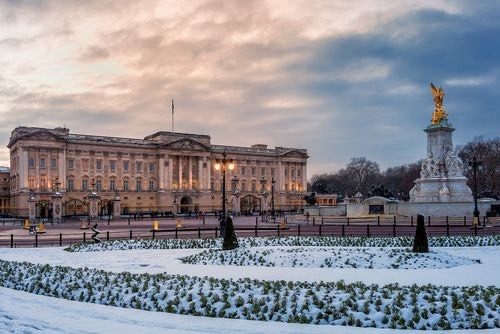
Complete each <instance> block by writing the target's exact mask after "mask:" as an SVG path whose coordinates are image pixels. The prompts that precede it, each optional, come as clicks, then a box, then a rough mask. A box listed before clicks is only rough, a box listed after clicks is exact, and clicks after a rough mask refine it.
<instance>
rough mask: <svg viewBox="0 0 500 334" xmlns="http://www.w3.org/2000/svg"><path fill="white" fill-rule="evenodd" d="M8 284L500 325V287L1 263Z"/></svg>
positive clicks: (220, 306) (156, 304) (191, 305)
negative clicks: (291, 279) (264, 278)
mask: <svg viewBox="0 0 500 334" xmlns="http://www.w3.org/2000/svg"><path fill="white" fill-rule="evenodd" d="M0 285H1V286H4V287H7V288H13V289H16V290H22V291H27V292H31V293H35V294H40V295H45V296H52V297H58V298H64V299H69V300H76V301H81V302H90V303H97V304H104V305H112V306H118V307H125V308H137V309H143V310H150V311H160V312H170V313H178V314H189V315H198V316H200V315H201V316H208V317H222V318H234V319H251V320H262V321H281V322H295V323H313V324H331V325H348V326H358V327H379V328H393V329H394V328H402V329H405V328H417V329H450V328H463V329H469V328H499V327H500V324H499V320H498V319H499V318H500V315H499V313H498V310H499V307H500V295H499V294H500V289H499V288H497V287H494V286H490V287H481V286H473V287H462V288H458V287H441V286H434V285H425V286H416V285H413V286H399V285H397V284H391V285H386V286H379V285H376V284H373V285H365V284H363V283H361V282H358V283H353V284H346V283H344V282H343V281H339V282H319V283H306V282H286V281H258V280H251V279H239V280H226V279H215V278H208V277H189V276H184V275H167V274H131V273H128V272H124V273H111V272H106V271H102V270H97V269H89V268H79V269H76V268H70V267H60V266H57V267H53V266H50V265H37V264H32V263H27V262H9V261H3V260H0Z"/></svg>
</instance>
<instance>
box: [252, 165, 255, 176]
mask: <svg viewBox="0 0 500 334" xmlns="http://www.w3.org/2000/svg"><path fill="white" fill-rule="evenodd" d="M252 176H255V167H252Z"/></svg>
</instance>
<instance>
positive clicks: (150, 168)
mask: <svg viewBox="0 0 500 334" xmlns="http://www.w3.org/2000/svg"><path fill="white" fill-rule="evenodd" d="M154 171H155V164H154V163H149V172H150V173H153V172H154Z"/></svg>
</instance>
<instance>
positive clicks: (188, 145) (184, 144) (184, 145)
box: [161, 137, 209, 151]
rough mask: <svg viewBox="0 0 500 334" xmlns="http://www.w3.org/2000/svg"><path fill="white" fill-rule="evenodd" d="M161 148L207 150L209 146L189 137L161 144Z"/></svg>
mask: <svg viewBox="0 0 500 334" xmlns="http://www.w3.org/2000/svg"><path fill="white" fill-rule="evenodd" d="M161 147H163V148H170V149H177V150H190V151H208V150H209V147H208V146H206V145H204V144H202V143H200V142H199V141H196V140H194V139H191V138H187V137H185V138H179V139H176V140H173V141H171V142H168V143H165V144H163V145H161Z"/></svg>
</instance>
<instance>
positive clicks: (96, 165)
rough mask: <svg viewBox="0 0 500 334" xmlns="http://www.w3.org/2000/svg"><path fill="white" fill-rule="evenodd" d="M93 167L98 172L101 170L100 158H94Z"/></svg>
mask: <svg viewBox="0 0 500 334" xmlns="http://www.w3.org/2000/svg"><path fill="white" fill-rule="evenodd" d="M95 169H96V171H98V172H100V171H102V160H96V161H95Z"/></svg>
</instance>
